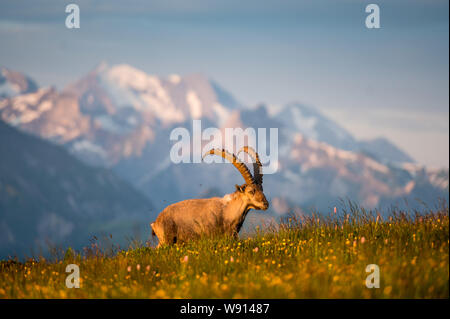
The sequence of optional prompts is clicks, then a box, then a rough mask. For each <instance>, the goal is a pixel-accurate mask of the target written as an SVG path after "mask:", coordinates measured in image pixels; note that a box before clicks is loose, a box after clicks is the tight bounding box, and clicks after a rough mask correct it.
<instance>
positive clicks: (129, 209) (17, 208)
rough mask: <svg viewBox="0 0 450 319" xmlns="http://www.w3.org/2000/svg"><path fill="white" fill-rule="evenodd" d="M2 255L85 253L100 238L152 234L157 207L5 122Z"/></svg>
mask: <svg viewBox="0 0 450 319" xmlns="http://www.w3.org/2000/svg"><path fill="white" fill-rule="evenodd" d="M0 154H1V156H0V257H1V258H4V257H6V256H7V255H17V256H24V255H33V254H38V253H40V252H41V251H42V252H43V253H46V252H47V246H48V244H49V243H52V244H53V245H57V246H62V247H67V246H69V245H70V246H71V247H73V248H76V249H80V248H81V247H83V246H88V245H89V244H90V242H89V239H90V238H91V237H92V236H93V235H96V236H97V237H98V238H101V236H102V235H103V234H104V235H110V234H112V236H113V241H114V242H115V243H122V244H123V243H125V240H124V239H125V238H124V236H125V235H128V236H132V235H133V231H134V229H136V228H140V227H144V228H145V230H146V231H148V227H147V225H148V222H151V221H153V220H154V219H155V217H156V215H155V212H154V211H153V209H152V204H151V203H150V202H149V200H148V199H147V198H145V197H144V196H143V195H141V194H140V193H138V192H137V191H136V190H135V189H134V188H133V187H132V186H131V185H129V184H128V183H126V182H124V181H122V180H121V179H119V178H118V177H116V175H115V174H114V173H112V172H111V171H110V170H106V169H101V168H92V167H89V166H86V165H85V164H83V163H82V162H80V161H79V160H77V159H75V158H74V157H73V156H72V155H70V154H69V153H68V152H67V151H66V150H65V149H63V148H62V147H60V146H57V145H54V144H52V143H49V142H47V141H43V140H41V139H39V138H37V137H34V136H31V135H29V134H26V133H22V132H19V131H17V130H16V129H15V128H13V127H11V126H9V125H7V124H6V123H4V122H2V121H0Z"/></svg>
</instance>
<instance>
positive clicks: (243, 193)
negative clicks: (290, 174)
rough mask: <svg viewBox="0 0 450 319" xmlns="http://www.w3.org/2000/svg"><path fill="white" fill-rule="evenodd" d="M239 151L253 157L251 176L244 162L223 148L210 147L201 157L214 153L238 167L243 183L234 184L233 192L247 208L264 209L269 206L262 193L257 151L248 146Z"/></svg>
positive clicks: (261, 175) (260, 165)
mask: <svg viewBox="0 0 450 319" xmlns="http://www.w3.org/2000/svg"><path fill="white" fill-rule="evenodd" d="M240 152H245V153H247V154H248V155H250V157H251V158H252V159H253V161H254V163H253V170H254V172H253V174H254V175H253V176H252V174H251V173H250V171H249V169H248V168H247V166H246V165H245V164H244V163H242V162H241V161H240V160H239V159H238V158H237V157H236V156H235V155H234V154H231V153H229V152H227V151H226V150H224V149H222V150H220V149H212V150H210V151H208V152H206V153H205V154H204V155H203V157H205V156H207V155H211V154H214V155H219V156H222V157H223V158H225V159H227V160H228V161H229V162H231V163H232V164H233V165H234V166H235V167H236V168H237V169H238V171H239V172H240V173H241V175H242V177H243V178H244V180H245V184H242V185H236V192H235V194H237V195H238V196H239V197H240V198H241V200H242V201H243V202H244V203H247V208H249V209H250V208H253V209H261V210H266V209H267V208H269V202H268V201H267V199H266V196H265V195H264V193H263V186H262V177H263V174H262V171H261V167H262V164H261V162H260V160H259V156H258V153H256V152H255V150H254V149H252V148H251V147H248V146H244V147H243V148H241V149H240V150H239V152H238V154H239V153H240Z"/></svg>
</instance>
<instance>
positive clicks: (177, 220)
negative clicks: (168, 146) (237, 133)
mask: <svg viewBox="0 0 450 319" xmlns="http://www.w3.org/2000/svg"><path fill="white" fill-rule="evenodd" d="M242 151H243V152H245V153H247V154H248V155H249V156H250V157H251V158H252V160H253V170H254V172H253V175H252V174H251V173H250V170H249V169H248V167H247V166H246V165H245V164H244V163H243V162H241V161H240V160H239V159H238V158H237V157H236V155H234V154H231V153H229V152H227V151H226V150H223V149H222V150H220V149H211V150H210V151H208V152H206V153H205V154H204V155H203V158H204V157H205V156H207V155H219V156H222V157H223V158H225V159H226V160H228V161H229V162H231V163H232V164H233V165H234V167H236V168H237V169H238V170H239V172H240V173H241V175H242V177H243V178H244V180H245V184H242V185H236V191H235V192H234V193H231V194H227V195H225V196H224V197H212V198H204V199H188V200H184V201H181V202H178V203H175V204H172V205H169V206H168V207H166V208H165V209H164V210H163V211H162V212H161V213H160V214H159V216H158V218H156V221H155V222H154V223H151V224H150V226H151V229H152V234H153V235H156V236H157V237H158V240H159V244H158V247H159V246H161V245H167V244H169V245H170V244H174V243H177V242H178V243H179V242H186V241H189V240H192V239H196V238H199V237H202V236H208V237H213V236H214V235H217V234H223V235H229V236H233V237H235V238H237V236H238V233H239V230H240V229H241V227H242V224H243V223H244V220H245V217H246V216H247V213H248V212H249V210H250V209H260V210H266V209H267V208H268V207H269V202H268V201H267V199H266V196H265V195H264V193H263V186H262V178H263V175H262V165H261V162H260V160H259V155H258V153H256V152H255V150H254V149H252V148H250V147H248V146H244V147H243V148H242V149H241V150H240V151H239V152H238V155H239V153H240V152H242Z"/></svg>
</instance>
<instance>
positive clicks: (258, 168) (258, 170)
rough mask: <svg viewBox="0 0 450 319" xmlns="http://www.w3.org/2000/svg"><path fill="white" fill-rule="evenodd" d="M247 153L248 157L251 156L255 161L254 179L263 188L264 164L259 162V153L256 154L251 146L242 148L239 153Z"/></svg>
mask: <svg viewBox="0 0 450 319" xmlns="http://www.w3.org/2000/svg"><path fill="white" fill-rule="evenodd" d="M240 152H245V153H247V154H248V155H250V157H251V158H252V160H253V177H254V179H255V183H256V184H258V185H261V187H262V182H263V173H262V164H261V161H260V160H259V155H258V153H256V151H255V150H254V149H253V148H251V147H250V146H244V147H242V148H241V149H240V150H239V152H238V155H239V153H240Z"/></svg>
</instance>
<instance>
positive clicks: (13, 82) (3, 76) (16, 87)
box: [0, 67, 38, 99]
mask: <svg viewBox="0 0 450 319" xmlns="http://www.w3.org/2000/svg"><path fill="white" fill-rule="evenodd" d="M37 88H38V86H37V84H36V83H35V82H34V81H33V80H32V79H30V78H29V77H27V76H25V75H23V74H22V73H20V72H16V71H12V70H9V69H7V68H4V67H0V99H1V98H7V97H13V96H16V95H19V94H24V93H31V92H35V91H36V90H37Z"/></svg>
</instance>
